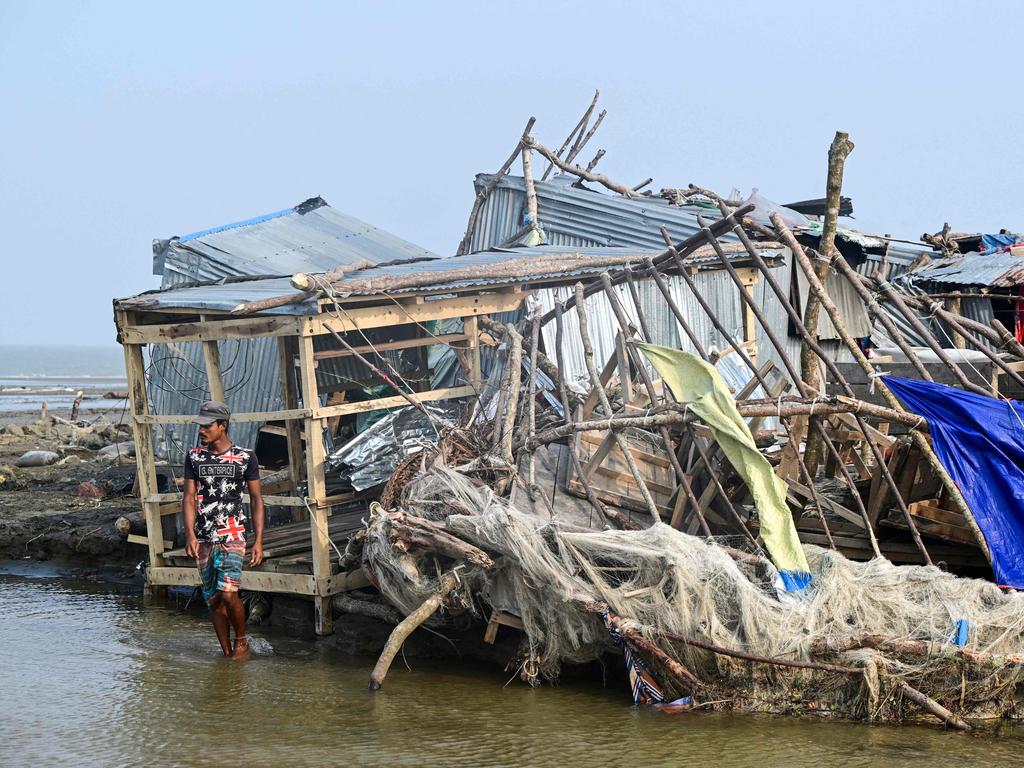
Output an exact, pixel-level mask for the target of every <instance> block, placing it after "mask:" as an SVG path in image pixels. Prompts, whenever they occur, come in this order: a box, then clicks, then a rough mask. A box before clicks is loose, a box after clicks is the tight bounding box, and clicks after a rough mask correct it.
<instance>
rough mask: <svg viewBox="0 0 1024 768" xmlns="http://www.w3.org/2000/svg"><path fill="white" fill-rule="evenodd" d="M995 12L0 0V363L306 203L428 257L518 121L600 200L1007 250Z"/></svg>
mask: <svg viewBox="0 0 1024 768" xmlns="http://www.w3.org/2000/svg"><path fill="white" fill-rule="evenodd" d="M1020 7H1021V6H1019V5H1018V4H1015V3H1009V2H1007V3H984V2H974V3H969V4H968V3H963V2H958V3H955V4H954V3H942V2H927V3H926V2H920V3H905V4H902V3H893V2H891V1H890V2H878V3H857V4H849V3H844V4H834V3H764V2H736V1H735V0H734V1H732V2H728V3H703V4H696V3H685V4H684V3H645V2H630V3H624V2H617V3H606V2H595V1H594V0H590V1H589V2H574V3H568V2H552V1H551V0H548V2H541V3H533V2H516V3H509V4H504V3H487V2H467V3H456V2H452V3H362V4H358V5H357V4H343V3H340V2H339V3H325V4H314V3H280V2H278V3H273V4H269V5H267V4H261V3H254V2H246V3H238V4H230V3H202V4H192V3H186V2H176V3H164V4H159V5H158V4H152V3H130V4H129V3H120V4H119V3H66V4H61V3H54V2H50V3H29V2H25V3H12V2H9V0H0V227H2V240H0V242H2V245H0V259H2V264H3V278H2V280H0V343H18V342H24V343H47V342H53V343H61V342H63V343H69V342H70V343H82V344H90V343H107V342H109V341H110V340H111V339H112V338H113V334H114V329H113V323H112V320H111V304H110V302H111V298H112V297H114V296H124V295H129V294H134V293H138V292H141V291H143V290H146V289H149V288H152V287H154V286H155V285H156V278H155V277H153V276H152V274H151V271H152V269H151V241H152V239H153V238H154V237H169V236H171V235H175V234H184V233H187V232H191V231H195V230H198V229H204V228H207V227H211V226H216V225H219V224H223V223H227V222H230V221H235V220H238V219H242V218H248V217H250V216H254V215H257V214H261V213H266V212H270V211H274V210H278V209H281V208H285V207H288V206H291V205H294V204H296V203H298V202H300V201H302V200H304V199H305V198H307V197H310V196H313V195H322V196H323V197H324V198H325V199H326V200H327V201H328V202H329V203H330V204H331V205H333V206H334V207H336V208H339V209H341V210H344V211H346V212H348V213H350V214H352V215H354V216H357V217H359V218H362V219H365V220H367V221H369V222H372V223H374V224H377V225H379V226H381V227H383V228H385V229H389V230H391V231H393V232H395V233H396V234H399V235H401V236H403V237H405V238H407V239H409V240H412V241H414V242H416V243H420V244H422V245H424V246H426V247H428V248H430V249H432V250H434V251H437V252H438V253H442V254H450V253H451V252H452V251H453V250H454V248H455V245H456V244H457V243H458V241H459V239H460V236H461V234H462V229H463V227H464V225H465V219H466V215H467V213H468V210H469V207H470V204H471V201H472V197H473V190H472V179H473V175H474V174H475V173H477V172H479V171H493V170H495V168H496V167H497V166H498V165H500V163H501V162H502V161H503V160H504V159H505V157H506V156H507V155H508V153H509V151H510V150H511V148H512V147H513V145H514V142H515V140H516V138H517V137H518V135H519V133H520V131H521V130H522V127H523V125H524V123H525V122H526V119H527V118H528V117H529V116H530V115H531V114H533V115H536V116H537V127H536V129H535V133H536V135H537V136H538V137H539V138H540V139H541V140H542V141H544V142H546V143H549V144H557V143H559V142H560V141H561V139H562V138H563V137H564V135H565V133H566V132H567V131H568V129H569V128H571V126H572V125H573V123H574V122H575V121H576V119H577V117H578V115H579V114H580V113H581V111H582V110H583V108H584V107H585V105H586V103H587V102H588V101H589V99H590V96H591V94H592V91H593V89H594V88H595V87H599V88H600V89H601V93H602V104H603V106H604V107H605V108H607V109H608V117H607V118H606V120H605V122H604V124H603V126H602V127H601V130H600V132H599V133H598V135H597V137H595V140H594V142H593V144H592V145H591V149H593V150H596V149H597V148H598V147H603V148H605V149H607V150H608V154H607V155H606V157H605V159H604V160H603V161H602V164H601V168H602V169H603V170H604V171H605V172H606V173H608V174H610V175H612V176H613V177H616V178H619V179H621V180H622V181H624V182H630V183H637V182H639V181H641V180H643V179H644V178H646V177H647V176H654V178H655V188H656V189H657V188H659V187H660V186H680V185H686V184H687V183H690V182H693V183H697V184H700V185H702V186H706V187H711V188H714V189H717V190H720V191H722V192H728V191H729V190H730V188H732V187H734V186H735V187H737V188H739V189H741V190H743V192H744V193H746V192H749V190H750V188H751V187H758V188H760V190H761V192H762V194H764V195H766V196H768V197H770V198H772V199H775V200H777V201H780V202H784V201H787V200H792V199H800V198H807V197H817V196H820V195H822V194H823V193H824V177H825V162H826V160H825V158H826V151H827V148H828V145H829V142H830V141H831V139H832V135H833V133H834V132H835V130H836V129H841V130H846V131H849V133H850V135H851V138H852V139H853V140H854V142H855V143H856V145H857V147H856V150H855V152H854V153H853V155H852V156H851V157H850V159H849V161H848V162H847V175H846V186H845V190H844V191H845V192H846V193H847V194H849V195H851V196H852V197H853V199H854V205H855V213H856V215H857V218H858V220H859V223H860V225H861V226H863V227H864V228H867V229H874V230H877V231H891V232H893V233H897V234H901V235H909V236H911V237H917V236H919V235H920V234H921V233H922V232H924V231H926V230H927V231H935V230H936V229H938V228H939V227H941V225H942V223H943V221H947V220H948V221H949V222H950V223H951V224H952V225H953V226H954V227H955V228H962V229H966V230H971V231H977V230H989V231H994V230H998V228H999V227H1003V226H1006V227H1016V226H1021V222H1020V216H1019V215H1018V207H1019V205H1018V200H1019V199H1020V193H1019V186H1020V183H1021V179H1020V177H1021V173H1020V170H1021V150H1020V143H1019V141H1018V138H1017V137H1018V135H1019V133H1020V128H1019V123H1020V119H1021V113H1022V106H1021V105H1022V99H1021V98H1020V95H1019V83H1018V82H1017V77H1016V75H1017V73H1018V72H1019V71H1020V68H1021V67H1020V53H1019V51H1018V47H1019V46H1018V45H1017V38H1018V37H1019V32H1020V30H1021V28H1022V26H1024V25H1022V23H1021V22H1022V20H1024V19H1022V16H1024V13H1022V12H1021V11H1020V10H1018V9H1019V8H1020Z"/></svg>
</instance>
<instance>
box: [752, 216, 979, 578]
mask: <svg viewBox="0 0 1024 768" xmlns="http://www.w3.org/2000/svg"><path fill="white" fill-rule="evenodd" d="M771 219H772V224H774V225H775V229H776V230H777V231H778V232H779V234H780V235H782V238H783V241H784V242H785V243H786V245H788V246H789V247H790V249H792V251H793V254H794V256H795V257H796V258H797V260H798V261H799V262H800V266H801V268H802V269H803V270H804V271H805V272H806V273H807V280H808V283H809V284H810V285H811V290H813V291H815V292H816V293H819V294H820V296H821V301H822V306H823V307H824V308H825V311H826V312H828V314H829V317H830V319H831V320H832V325H833V326H835V329H836V332H837V333H839V335H840V337H841V338H842V339H843V342H844V343H845V344H846V346H847V348H848V349H849V350H850V351H851V352H852V353H853V356H854V358H855V359H856V360H857V363H858V365H860V367H861V369H862V370H863V371H864V373H866V374H867V375H868V376H871V377H874V376H876V375H877V371H875V369H874V368H873V367H872V365H871V363H870V362H868V359H867V358H866V357H865V356H864V353H863V352H862V351H861V350H860V347H858V346H857V343H856V342H855V341H854V340H853V338H852V337H851V336H850V334H849V331H847V330H846V324H845V323H844V322H843V319H842V317H841V315H840V313H839V309H838V307H836V305H835V303H834V302H833V301H832V299H831V298H830V297H829V295H828V293H827V292H826V291H825V287H824V286H823V285H822V284H821V281H820V280H818V276H817V275H816V274H815V273H814V270H813V269H812V268H811V267H810V260H809V259H808V258H807V254H806V253H804V250H803V248H802V247H801V246H800V244H799V243H798V242H797V241H796V238H795V237H793V233H792V232H790V231H789V229H788V228H787V227H786V225H785V224H783V223H782V219H781V218H779V216H778V214H774V213H773V214H772V216H771ZM879 385H880V391H881V392H882V396H883V397H884V398H885V399H886V401H887V402H888V403H889V405H890V406H891V407H892V408H894V409H896V410H904V409H903V405H902V403H900V401H899V400H898V399H897V398H896V396H895V395H894V394H893V393H892V391H891V390H890V389H889V388H888V387H887V386H886V385H885V382H881V381H880V382H879ZM910 436H911V439H912V440H913V441H914V444H915V445H916V446H917V448H918V450H920V451H921V455H923V456H924V457H925V459H926V460H927V461H928V464H929V465H930V466H931V467H932V469H933V470H934V471H935V473H936V475H937V476H938V477H939V478H940V479H941V480H942V484H943V487H945V488H946V490H947V492H948V493H949V495H950V498H951V499H953V503H954V504H956V506H957V508H958V509H959V510H960V512H961V513H962V514H963V516H964V519H965V520H966V521H967V524H968V526H969V527H970V528H971V530H972V532H973V533H974V536H975V538H976V539H977V541H978V546H979V547H980V548H981V551H982V552H984V553H985V557H986V558H987V559H988V561H989V564H990V565H991V563H992V553H991V552H990V551H989V548H988V544H987V543H986V542H985V536H984V535H983V534H982V532H981V529H980V528H978V523H977V521H976V520H975V519H974V515H973V514H971V510H970V508H969V507H968V506H967V501H966V500H965V499H964V497H963V494H961V493H960V489H959V488H957V486H956V483H954V482H953V479H952V478H951V477H950V476H949V473H948V472H946V468H945V467H943V466H942V463H941V462H940V461H939V459H938V457H937V456H936V455H935V451H933V450H932V447H931V445H929V443H928V441H927V440H926V439H925V438H924V436H923V435H922V434H921V433H920V432H918V431H916V430H913V431H911V433H910ZM870 445H872V446H874V443H873V442H871V443H870ZM875 447H876V450H877V446H875ZM896 498H897V500H898V501H900V502H902V500H903V499H902V497H901V496H900V495H899V492H898V491H897V492H896ZM901 508H903V509H905V508H906V507H905V504H903V505H902V506H901ZM904 517H905V519H906V520H907V522H908V525H910V526H911V529H910V531H911V534H912V535H913V537H914V541H915V543H918V542H920V540H921V537H920V534H919V533H918V532H917V526H916V525H914V523H913V517H912V516H911V515H910V511H909V510H907V512H906V513H905V515H904ZM918 547H919V549H924V545H923V544H919V545H918ZM925 551H926V550H925ZM925 557H926V560H927V562H928V564H929V565H930V564H931V558H930V557H928V556H927V555H925Z"/></svg>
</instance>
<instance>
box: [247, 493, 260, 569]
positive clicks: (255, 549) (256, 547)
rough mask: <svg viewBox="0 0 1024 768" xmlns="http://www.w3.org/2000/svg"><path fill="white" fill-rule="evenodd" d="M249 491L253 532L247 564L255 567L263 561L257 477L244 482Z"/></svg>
mask: <svg viewBox="0 0 1024 768" xmlns="http://www.w3.org/2000/svg"><path fill="white" fill-rule="evenodd" d="M246 488H247V490H248V491H249V509H250V510H251V511H252V528H253V533H254V534H255V535H254V537H253V542H252V556H251V557H250V558H249V565H250V566H252V567H253V568H255V567H256V566H257V565H259V564H260V563H262V562H263V518H264V514H263V489H262V488H261V487H260V481H259V479H256V480H249V481H248V482H246Z"/></svg>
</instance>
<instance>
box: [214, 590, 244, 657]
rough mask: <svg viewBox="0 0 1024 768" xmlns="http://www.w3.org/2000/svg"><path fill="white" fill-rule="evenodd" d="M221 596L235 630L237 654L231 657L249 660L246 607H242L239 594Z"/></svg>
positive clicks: (232, 593)
mask: <svg viewBox="0 0 1024 768" xmlns="http://www.w3.org/2000/svg"><path fill="white" fill-rule="evenodd" d="M220 595H221V602H222V603H224V605H225V606H226V608H227V616H228V618H229V619H230V620H231V626H232V627H234V629H235V652H234V653H233V654H231V655H232V657H233V658H236V659H248V658H249V640H248V638H247V637H246V635H245V606H244V605H242V599H241V598H240V597H239V596H238V593H237V592H221V593H220Z"/></svg>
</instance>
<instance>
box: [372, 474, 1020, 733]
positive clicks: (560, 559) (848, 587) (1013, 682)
mask: <svg viewBox="0 0 1024 768" xmlns="http://www.w3.org/2000/svg"><path fill="white" fill-rule="evenodd" d="M402 509H403V510H404V511H406V512H407V513H409V514H415V515H422V516H423V517H427V518H429V519H431V520H434V521H437V522H443V524H444V525H445V527H446V529H447V530H448V531H450V532H451V533H453V534H455V535H456V536H457V537H459V538H460V539H462V540H464V541H466V542H469V543H471V544H473V545H475V546H477V547H479V548H480V549H483V550H484V551H486V552H488V553H489V554H491V556H492V557H493V558H494V560H495V565H494V567H493V568H491V569H488V570H486V571H477V572H474V573H467V574H466V575H467V579H466V581H465V583H464V590H465V592H464V594H463V602H464V604H465V605H467V606H476V605H478V604H479V602H480V599H482V600H483V601H485V602H486V603H487V605H489V606H491V607H494V608H499V609H501V610H505V611H508V612H511V613H514V614H515V615H517V616H519V617H520V618H521V619H522V621H523V626H524V635H525V645H526V646H527V650H526V651H525V653H527V654H529V655H531V656H532V657H533V658H534V659H535V667H536V670H537V674H538V676H543V677H547V678H554V677H556V676H557V674H558V672H559V668H560V665H561V664H562V662H564V661H582V660H587V659H594V658H597V657H599V656H600V655H601V654H602V653H603V652H605V651H607V650H608V649H609V647H610V641H609V636H608V633H607V631H606V629H605V627H604V623H603V620H602V618H601V616H600V615H598V614H596V613H594V612H593V608H592V605H593V602H594V601H595V600H597V601H601V602H604V603H606V604H607V606H608V607H609V609H610V610H611V611H612V612H613V613H615V614H617V615H618V616H621V617H623V618H624V619H628V620H631V621H632V622H635V623H636V626H637V627H638V628H640V630H641V631H642V632H644V633H645V634H646V635H647V636H648V637H649V639H651V640H653V641H655V642H657V643H658V644H659V645H660V646H661V647H663V648H665V649H666V650H668V651H669V652H670V654H671V655H672V656H673V657H675V658H677V659H679V660H680V661H681V662H682V663H683V664H684V665H685V666H687V667H689V668H690V669H691V670H692V671H694V672H695V673H696V674H698V676H700V677H702V678H703V679H705V680H716V681H718V684H720V685H721V684H726V683H727V684H729V685H736V684H738V682H739V681H746V683H747V684H748V685H749V686H752V687H753V688H756V689H757V691H758V695H759V696H762V697H768V698H771V697H772V696H776V697H777V696H778V695H781V694H782V693H786V695H789V693H788V692H789V690H790V688H791V687H792V684H793V681H794V679H795V678H797V677H802V678H803V680H804V683H802V685H804V686H805V687H806V681H808V680H815V679H816V680H817V682H816V683H815V686H816V689H815V691H814V692H813V693H814V695H816V696H826V695H827V696H830V697H831V698H832V704H833V705H835V706H837V707H838V706H842V707H845V710H844V713H845V714H854V712H853V710H854V709H858V708H859V709H858V712H857V714H858V716H863V715H864V714H865V710H866V709H867V708H872V709H875V708H877V709H879V710H883V711H881V714H879V713H878V712H875V715H876V716H881V717H885V716H887V714H889V713H888V712H887V711H884V710H885V706H886V702H884V701H881V702H880V703H879V700H880V695H882V694H884V692H885V691H884V689H885V686H884V684H883V685H882V686H881V687H880V686H879V682H878V681H879V675H881V676H882V679H883V681H884V680H885V679H887V678H892V679H895V678H896V677H898V678H900V679H903V680H906V681H908V682H910V683H911V684H912V685H913V684H915V683H917V684H920V685H922V687H924V688H927V689H928V692H929V694H930V695H932V696H933V697H935V698H937V699H940V700H943V701H947V702H951V703H952V704H954V705H956V704H957V703H958V704H959V710H960V711H965V709H970V708H972V707H973V711H974V713H975V714H980V713H981V709H982V708H984V707H985V706H988V707H989V709H993V710H997V711H998V712H997V713H998V714H1001V715H1008V714H1013V712H1012V711H1010V710H1014V707H1015V701H1016V686H1017V684H1018V683H1020V681H1021V679H1022V675H1021V671H1020V670H1021V669H1022V668H1024V667H1022V665H1021V663H1019V662H1018V663H1015V664H1006V663H1003V661H1002V657H1003V656H1005V655H1006V654H1015V653H1019V652H1020V651H1021V650H1022V649H1024V596H1022V595H1020V594H1018V593H1003V592H1002V591H1001V590H1000V589H999V588H998V587H996V586H995V585H994V584H991V583H989V582H986V581H982V580H977V579H966V578H960V577H957V576H954V575H952V574H949V573H946V572H944V571H942V570H940V569H939V568H936V567H934V566H929V567H916V566H895V565H893V564H892V563H890V562H888V561H886V560H882V559H875V560H872V561H870V562H866V563H861V562H854V561H851V560H848V559H847V558H845V557H843V556H842V555H841V554H839V553H837V552H834V551H830V550H824V549H820V548H818V547H813V546H807V547H805V549H806V553H807V558H808V562H809V564H810V568H811V572H812V575H813V588H812V589H811V590H810V591H809V592H808V593H807V594H806V595H803V596H800V597H797V596H793V595H789V594H785V593H783V594H781V596H780V594H779V593H778V592H777V591H776V588H775V577H776V575H777V574H776V572H775V570H774V568H773V567H772V566H771V564H770V563H768V562H767V561H759V562H757V563H753V564H752V563H751V562H749V561H746V560H742V559H741V560H740V561H739V562H738V561H737V560H736V559H734V557H733V556H732V555H730V554H729V552H728V551H727V550H726V549H724V548H722V547H720V546H718V545H717V544H715V543H714V542H709V541H707V540H705V539H701V538H697V537H695V536H690V535H687V534H685V533H682V532H680V531H677V530H675V529H673V528H671V527H669V526H667V525H664V524H661V523H658V524H655V525H654V526H652V527H651V528H648V529H645V530H640V531H600V532H599V531H588V532H583V531H579V530H564V529H560V528H558V527H557V525H554V524H551V523H547V522H545V521H542V520H540V519H538V518H536V517H532V516H527V515H523V514H521V513H519V512H516V511H515V510H514V509H511V508H510V507H509V505H508V503H507V501H506V500H504V499H501V498H497V497H495V495H494V494H493V492H492V491H491V490H490V489H489V488H487V487H480V486H477V485H476V484H475V483H473V482H472V481H471V480H470V479H468V478H467V477H465V476H463V475H461V474H459V473H458V472H455V471H453V470H451V469H449V468H446V467H443V466H435V467H434V468H433V469H431V470H428V471H427V472H425V473H423V474H421V475H420V476H419V477H417V478H416V479H415V480H414V481H413V482H412V483H410V485H409V486H408V488H407V489H406V492H405V493H404V494H403V502H402ZM453 511H457V512H458V513H456V514H452V512H453ZM446 512H448V514H446ZM369 534H370V535H369V536H368V539H367V548H366V554H365V557H366V559H367V563H368V567H370V568H371V570H372V571H373V572H374V573H375V574H377V576H378V578H379V579H380V585H381V589H382V591H383V592H384V594H385V595H386V596H387V597H388V599H389V600H391V601H392V602H393V603H395V605H396V606H398V607H399V608H401V609H402V610H403V611H405V612H406V613H408V612H410V611H411V610H412V609H414V608H415V607H416V606H417V605H419V604H420V603H421V602H422V601H423V600H424V599H425V598H426V597H427V596H428V595H429V594H431V592H432V591H433V589H434V588H436V579H435V577H436V575H437V573H436V570H437V566H436V564H431V565H430V567H429V568H428V567H424V566H423V565H422V564H421V565H420V567H419V568H418V569H417V568H411V567H410V566H411V565H412V561H411V556H410V555H409V554H408V553H403V552H396V551H395V549H394V548H393V547H392V546H391V543H390V539H389V536H388V532H387V523H386V516H384V515H381V516H379V517H378V519H376V520H375V521H373V522H372V523H371V526H370V531H369ZM424 574H426V575H424ZM963 621H966V622H967V623H966V624H964V625H963V626H965V627H969V631H968V633H967V635H968V638H967V639H968V643H967V646H966V648H967V650H968V651H970V652H975V653H982V654H986V656H985V657H984V663H971V664H968V663H967V661H965V660H964V655H963V654H958V652H957V651H958V649H957V648H956V647H955V646H954V645H953V644H952V639H953V636H954V634H955V633H956V631H957V624H958V622H963ZM666 633H668V634H675V635H680V636H684V637H687V638H695V639H698V640H702V641H706V642H710V643H713V644H715V645H718V646H722V647H725V648H729V649H734V650H739V651H743V652H746V653H750V654H755V655H758V656H765V657H772V658H783V659H791V660H810V659H812V658H815V659H819V660H821V659H826V660H830V661H832V662H834V663H838V664H843V665H848V666H857V667H864V668H866V670H867V671H866V673H865V674H864V675H863V678H861V677H859V676H856V677H855V678H854V679H852V680H851V679H850V678H849V676H847V677H846V678H844V677H842V676H839V677H838V678H837V677H836V675H823V674H821V673H819V672H816V671H815V672H812V671H808V670H802V669H796V670H794V669H788V670H787V669H780V668H777V667H775V668H771V667H769V668H765V667H763V666H762V667H758V668H757V669H758V671H757V674H756V675H755V674H754V671H753V668H752V667H750V665H749V664H747V663H746V662H737V661H736V660H733V659H729V658H727V657H724V656H721V655H718V654H712V653H709V652H708V651H705V650H702V649H699V648H696V647H694V646H690V645H685V644H680V643H673V642H670V641H667V640H666V639H665V634H666ZM867 633H871V634H873V635H880V636H885V637H892V638H900V639H904V640H916V641H923V642H924V644H925V649H926V650H925V652H924V653H923V654H918V655H913V654H911V655H908V654H905V653H885V654H883V653H882V652H881V651H876V650H871V649H869V648H863V647H859V646H858V644H857V643H854V644H853V646H851V645H850V644H849V643H848V642H844V641H846V640H847V639H848V638H851V637H856V636H858V635H864V634H867ZM830 649H831V650H830ZM992 654H995V656H992ZM978 658H981V657H978ZM968 688H969V690H968ZM766 701H767V699H766ZM773 703H774V704H777V703H778V702H777V701H775V702H773ZM889 706H892V705H891V704H890V705H889ZM868 714H870V713H868ZM988 714H991V712H989V713H988Z"/></svg>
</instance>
